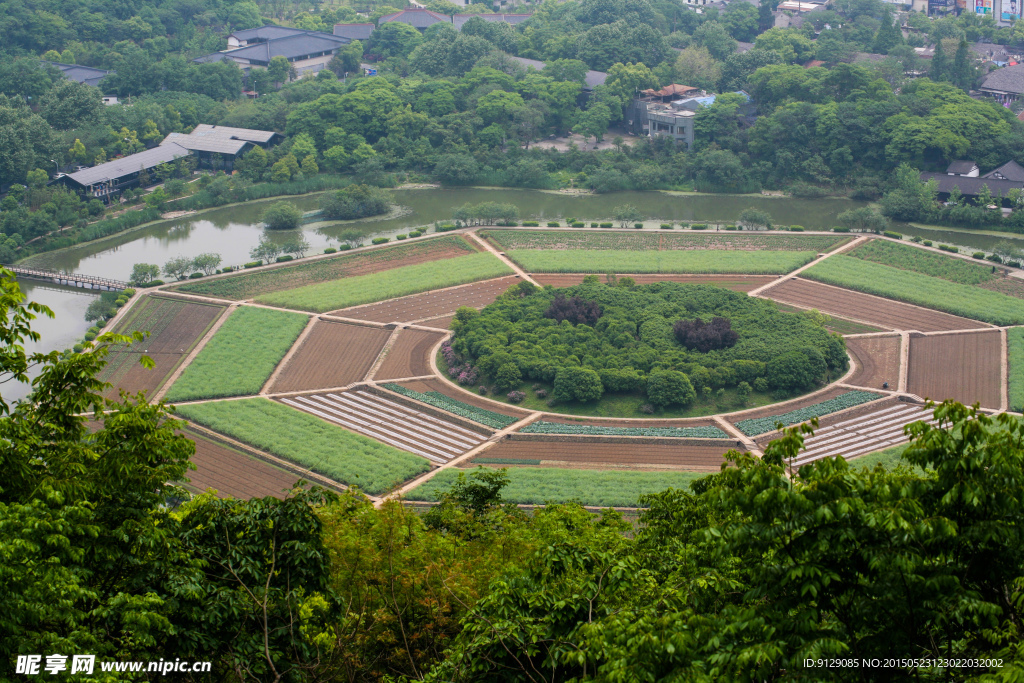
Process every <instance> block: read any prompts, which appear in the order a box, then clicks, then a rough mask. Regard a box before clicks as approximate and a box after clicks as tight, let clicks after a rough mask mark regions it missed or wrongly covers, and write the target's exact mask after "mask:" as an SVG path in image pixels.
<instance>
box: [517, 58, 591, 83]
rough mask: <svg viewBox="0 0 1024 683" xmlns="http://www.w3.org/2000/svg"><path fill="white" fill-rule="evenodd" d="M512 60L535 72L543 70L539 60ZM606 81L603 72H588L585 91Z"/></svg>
mask: <svg viewBox="0 0 1024 683" xmlns="http://www.w3.org/2000/svg"><path fill="white" fill-rule="evenodd" d="M512 59H514V60H516V61H517V62H519V63H520V64H522V65H523V66H525V67H527V68H529V67H531V66H532V67H533V68H534V69H536V70H537V71H540V70H541V69H543V68H544V62H542V61H540V60H539V59H527V58H526V57H512ZM607 79H608V74H606V73H605V72H604V71H588V72H587V75H586V76H585V77H584V81H585V82H586V89H588V90H593V89H594V88H595V87H597V86H599V85H604V82H605V81H606V80H607Z"/></svg>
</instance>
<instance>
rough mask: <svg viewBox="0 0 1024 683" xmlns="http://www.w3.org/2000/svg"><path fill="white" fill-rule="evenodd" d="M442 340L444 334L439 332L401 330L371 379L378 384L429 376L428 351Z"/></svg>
mask: <svg viewBox="0 0 1024 683" xmlns="http://www.w3.org/2000/svg"><path fill="white" fill-rule="evenodd" d="M443 338H444V334H442V333H441V332H425V331H423V330H402V331H401V332H399V333H398V339H396V340H395V343H394V344H393V345H392V346H391V348H390V349H389V350H388V352H387V355H386V356H384V362H383V363H381V366H380V367H379V368H377V372H376V374H374V376H373V379H374V380H376V381H378V382H379V381H381V380H385V379H398V378H399V377H418V376H420V375H429V374H431V369H430V350H431V349H432V348H433V347H434V344H436V343H437V342H439V341H441V339H443Z"/></svg>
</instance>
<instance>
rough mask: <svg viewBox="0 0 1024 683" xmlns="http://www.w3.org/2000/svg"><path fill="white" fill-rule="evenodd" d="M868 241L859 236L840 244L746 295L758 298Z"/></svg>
mask: <svg viewBox="0 0 1024 683" xmlns="http://www.w3.org/2000/svg"><path fill="white" fill-rule="evenodd" d="M868 239H869V238H867V237H865V236H863V235H861V236H860V237H857V238H856V239H854V240H852V241H850V242H846V243H845V244H840V245H839V246H838V247H835V248H833V249H832V251H830V252H828V253H826V254H825V255H824V256H819V257H817V258H815V259H814V260H812V261H811V262H810V263H808V264H807V265H803V266H800V267H799V268H797V269H796V270H794V271H792V272H789V273H786V274H785V275H783V276H782V277H780V278H779V279H778V280H775V281H773V282H769V283H768V284H766V285H761V286H760V287H758V288H757V289H752V290H750V291H749V292H747V293H748V294H749V295H750V296H760V295H761V293H762V292H765V291H767V290H769V289H771V288H772V287H774V286H776V285H781V284H782V283H783V282H786V281H787V280H792V279H793V278H795V277H796V276H798V275H799V274H800V273H802V272H804V271H805V270H807V269H808V268H810V267H811V266H816V265H818V264H819V263H821V262H822V261H824V260H825V259H827V258H828V257H830V256H835V255H836V254H841V253H842V252H844V251H849V250H850V249H854V248H856V247H858V246H860V245H861V244H863V243H864V242H866V241H867V240H868Z"/></svg>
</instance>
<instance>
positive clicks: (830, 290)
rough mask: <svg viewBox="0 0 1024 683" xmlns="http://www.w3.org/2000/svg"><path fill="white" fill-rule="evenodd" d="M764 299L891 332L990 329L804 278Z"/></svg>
mask: <svg viewBox="0 0 1024 683" xmlns="http://www.w3.org/2000/svg"><path fill="white" fill-rule="evenodd" d="M762 296H765V297H767V298H769V299H774V300H776V301H782V302H783V303H787V304H793V305H795V306H802V307H804V308H816V309H818V310H819V311H821V312H822V313H827V314H829V315H837V316H841V317H846V318H851V319H853V320H860V321H862V322H865V323H868V324H870V325H877V326H878V327H881V328H884V329H888V330H917V331H918V332H939V331H942V330H969V329H975V328H979V327H990V325H987V324H986V323H982V322H978V321H977V320H969V319H967V318H961V317H959V316H955V315H950V314H948V313H940V312H938V311H929V310H926V309H923V308H918V307H917V306H911V305H910V304H904V303H900V302H898V301H892V300H890V299H883V298H882V297H878V296H872V295H870V294H861V293H860V292H854V291H851V290H849V289H842V288H841V287H832V286H830V285H824V284H821V283H819V282H812V281H810V280H803V279H801V278H794V279H792V280H787V281H786V282H784V283H782V284H781V285H777V286H775V287H772V288H771V289H769V290H768V291H766V292H763V293H762Z"/></svg>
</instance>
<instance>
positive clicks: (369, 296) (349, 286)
mask: <svg viewBox="0 0 1024 683" xmlns="http://www.w3.org/2000/svg"><path fill="white" fill-rule="evenodd" d="M511 274H512V269H511V268H509V267H508V266H507V265H505V264H504V263H502V262H501V260H499V259H498V258H497V257H496V256H494V255H493V254H490V253H478V254H472V255H469V256H459V257H456V258H452V259H447V260H442V261H428V262H426V263H417V264H415V265H411V266H402V267H400V268H393V269H391V270H386V271H383V272H379V273H372V274H370V275H359V276H356V277H347V278H342V279H340V280H332V281H330V282H321V283H317V284H313V285H306V286H305V287H297V288H295V289H288V290H284V291H280V292H272V293H268V294H263V295H261V296H258V297H257V298H256V300H257V301H259V302H260V303H264V304H269V305H273V306H281V307H283V308H294V309H298V310H303V311H315V312H317V313H326V312H327V311H333V310H337V309H339V308H347V307H349V306H358V305H360V304H368V303H372V302H375V301H384V300H385V299H393V298H395V297H398V296H406V295H409V294H418V293H420V292H425V291H428V290H431V289H439V288H442V287H453V286H455V285H461V284H465V283H467V282H476V281H477V280H487V279H489V278H494V277H501V276H502V275H511Z"/></svg>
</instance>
